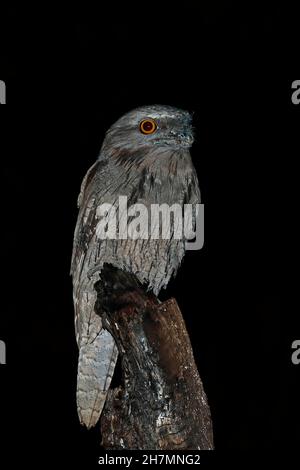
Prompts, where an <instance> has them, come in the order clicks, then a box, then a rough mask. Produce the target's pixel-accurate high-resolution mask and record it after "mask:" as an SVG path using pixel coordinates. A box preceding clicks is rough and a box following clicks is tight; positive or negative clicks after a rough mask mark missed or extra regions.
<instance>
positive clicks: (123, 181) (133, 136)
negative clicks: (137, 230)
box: [71, 105, 200, 427]
mask: <svg viewBox="0 0 300 470" xmlns="http://www.w3.org/2000/svg"><path fill="white" fill-rule="evenodd" d="M149 118H150V119H152V120H154V121H155V122H156V124H157V129H156V131H155V132H154V133H153V134H143V133H142V132H141V131H140V123H141V122H142V121H143V120H144V119H149ZM192 142H193V135H192V128H191V117H190V114H189V113H188V112H186V111H181V110H178V109H176V108H172V107H169V106H160V105H156V106H145V107H141V108H138V109H135V110H133V111H131V112H129V113H127V114H126V115H124V116H123V117H122V118H120V119H119V120H118V121H117V122H116V123H115V124H114V125H113V126H112V127H111V128H110V129H109V130H108V132H107V133H106V136H105V139H104V142H103V145H102V148H101V151H100V155H99V158H98V160H97V161H96V163H95V164H94V165H93V166H92V167H91V168H90V170H89V171H88V172H87V174H86V176H85V178H84V180H83V182H82V186H81V192H80V195H79V199H78V205H79V208H80V209H79V215H78V221H77V226H76V229H75V235H74V247H73V256H72V267H71V273H72V276H73V297H74V307H75V328H76V336H77V342H78V347H79V363H78V378H77V406H78V414H79V418H80V421H81V423H82V424H85V425H86V426H87V427H91V426H94V425H95V424H96V422H97V420H98V419H99V416H100V414H101V411H102V408H103V405H104V403H105V398H106V394H107V390H108V388H109V385H110V382H111V378H112V375H113V371H114V367H115V363H116V360H117V355H118V351H117V348H116V345H115V342H114V339H113V338H112V336H111V335H110V334H109V333H108V332H107V331H106V330H104V329H103V328H102V324H101V317H100V316H99V315H96V314H95V312H94V305H95V301H96V297H97V295H96V291H95V288H94V284H95V283H96V282H97V281H99V278H101V267H102V266H103V264H104V263H110V264H112V265H114V266H116V267H118V268H121V269H124V270H126V271H129V272H132V273H134V274H135V275H136V276H137V278H138V279H139V280H140V281H141V282H142V283H144V284H145V286H147V288H148V289H151V290H152V291H153V292H154V293H155V294H158V293H159V291H160V289H161V288H164V287H166V286H167V284H168V282H169V280H170V278H171V276H172V275H174V274H175V273H176V271H177V268H178V267H179V265H180V263H181V261H182V258H183V256H184V251H185V246H184V240H176V239H174V238H173V239H172V238H171V239H170V240H162V239H161V240H153V239H148V240H141V239H138V240H103V239H102V240H101V239H98V238H97V233H96V229H97V223H98V220H99V219H98V215H97V208H98V207H99V205H100V204H102V203H111V204H114V205H115V206H116V208H117V210H118V207H117V200H118V197H119V196H120V195H121V196H127V197H128V205H129V204H134V203H143V204H144V205H146V206H147V207H149V206H150V204H153V203H155V204H162V203H167V204H169V205H172V204H174V203H178V204H180V205H181V206H183V205H184V204H186V203H191V204H195V203H199V202H200V191H199V186H198V180H197V175H196V172H195V169H194V167H193V164H192V161H191V157H190V153H189V147H190V146H191V144H192Z"/></svg>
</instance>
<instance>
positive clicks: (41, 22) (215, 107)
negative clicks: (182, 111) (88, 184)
mask: <svg viewBox="0 0 300 470" xmlns="http://www.w3.org/2000/svg"><path fill="white" fill-rule="evenodd" d="M207 3H209V6H207V5H206V4H205V2H204V5H203V6H201V7H199V6H197V7H196V6H193V3H192V4H191V3H187V5H186V6H184V7H181V9H179V7H175V6H173V7H172V12H170V11H169V12H166V13H165V14H161V15H158V14H157V12H156V11H154V9H152V7H153V6H151V5H150V4H148V5H147V6H146V7H147V8H148V9H149V10H150V9H151V11H148V12H144V11H143V12H140V14H139V16H138V17H137V18H135V17H133V16H132V15H131V12H130V11H128V10H127V9H124V10H122V11H119V12H118V14H117V16H116V14H115V12H114V11H110V12H108V11H106V12H104V11H97V12H92V11H89V13H87V12H85V13H82V12H76V11H73V12H69V14H68V16H65V14H63V13H62V12H60V13H59V14H58V13H56V14H55V15H54V13H53V12H47V11H46V10H43V11H41V12H39V13H38V17H37V16H33V12H31V11H30V10H28V9H27V6H26V15H25V12H24V11H22V9H21V8H20V9H19V8H17V7H11V8H9V10H8V16H7V20H6V24H5V26H4V28H3V29H2V31H1V33H0V39H1V49H2V50H1V65H0V79H5V80H6V82H7V98H8V103H10V106H7V107H6V108H5V111H3V108H1V111H2V112H1V166H2V184H1V192H2V193H3V194H2V195H1V196H2V201H5V204H3V207H2V230H1V246H2V250H1V266H2V288H3V292H4V295H3V296H2V307H1V317H0V339H4V340H5V341H6V343H7V362H8V364H7V366H5V370H4V369H3V367H2V366H0V367H1V370H0V380H1V395H0V398H1V401H0V413H1V414H0V419H1V422H2V423H4V424H3V426H2V425H1V429H2V432H3V429H4V428H5V429H8V431H7V432H5V434H6V436H7V435H8V437H9V440H10V439H13V441H14V442H15V443H16V444H19V442H20V440H21V441H22V442H23V441H25V442H26V445H25V447H26V449H27V451H26V452H28V454H27V455H28V456H30V459H34V456H35V448H36V446H41V448H42V449H45V452H47V454H49V453H51V454H52V456H53V457H54V459H56V457H57V456H58V453H59V451H61V452H62V453H63V454H62V458H63V459H64V458H65V459H66V460H67V461H68V462H73V461H74V462H76V461H83V460H84V459H85V458H87V457H86V456H88V459H89V460H90V461H91V462H92V461H94V460H95V458H96V457H97V455H98V453H99V451H98V448H97V444H98V437H99V435H98V432H99V431H98V429H97V430H95V431H91V432H87V431H85V430H84V429H81V428H80V425H79V423H78V421H77V416H76V407H75V382H76V360H77V348H76V343H75V339H74V332H73V309H72V296H71V280H70V278H69V275H68V272H69V263H70V256H71V250H72V237H73V229H74V225H75V222H76V217H77V209H76V199H77V194H78V190H79V186H80V182H81V179H82V178H83V176H84V173H85V171H86V170H87V168H88V167H89V166H90V165H91V164H92V163H93V162H94V160H95V159H96V157H97V153H98V151H99V148H100V145H101V142H102V139H103V136H104V133H105V131H106V129H107V128H108V127H109V126H110V125H111V124H112V123H113V122H114V121H115V120H116V119H117V118H118V117H119V116H120V115H121V114H123V113H124V112H126V111H128V110H130V109H131V108H134V107H136V106H138V105H142V104H150V103H164V104H171V105H174V106H178V107H182V108H186V109H189V110H192V111H194V112H195V127H196V133H197V141H196V143H195V145H194V146H193V149H192V157H193V161H194V164H195V167H196V169H197V172H198V176H199V181H200V186H201V191H202V196H203V202H204V204H205V224H206V225H205V247H204V249H203V250H201V251H200V252H196V253H194V252H190V253H188V255H187V257H186V260H185V261H184V264H183V266H182V268H181V270H180V272H179V273H178V276H177V278H176V280H174V281H173V282H172V283H171V285H170V288H169V289H168V291H167V294H164V295H166V296H167V297H169V296H172V295H174V296H176V298H177V300H178V302H179V305H180V307H181V309H182V312H183V314H184V317H185V320H186V323H187V327H188V330H189V333H190V335H191V341H192V344H193V348H194V352H195V357H196V361H197V364H198V366H199V370H200V373H201V377H202V380H203V382H204V386H205V390H206V392H207V395H208V399H209V402H210V405H211V411H212V417H213V423H214V430H215V443H216V447H217V448H218V449H220V450H235V449H237V450H250V449H259V448H264V449H268V450H271V449H272V450H276V448H277V446H278V445H279V444H281V443H282V442H283V439H284V434H285V430H286V429H287V428H289V429H290V430H292V432H293V434H292V435H291V437H290V441H289V442H290V444H291V445H292V446H293V445H296V443H297V442H298V441H299V438H300V435H299V428H298V429H297V430H296V422H297V419H299V410H298V409H295V408H294V404H296V397H297V394H296V370H295V366H293V367H292V366H291V365H290V361H289V353H290V351H289V347H290V342H291V341H292V340H293V339H297V336H299V339H300V332H299V330H297V325H296V321H295V319H294V318H292V311H295V307H294V308H292V309H291V310H290V309H289V308H288V307H287V300H286V298H287V297H286V295H287V294H286V293H284V287H283V284H284V280H286V279H287V270H286V269H287V268H284V267H283V266H284V265H283V261H284V259H285V258H288V257H287V251H288V248H289V247H288V246H286V244H285V242H284V241H283V232H284V230H283V227H284V226H285V225H284V224H285V221H284V220H283V219H284V216H285V214H286V208H287V205H286V204H285V198H286V196H287V188H286V186H289V187H290V188H289V189H291V190H293V184H292V177H293V173H294V171H292V166H291V165H292V162H293V161H294V160H295V158H296V155H297V154H298V153H299V152H298V150H297V151H296V147H293V144H294V143H295V144H296V139H295V135H296V132H297V131H298V127H297V126H298V122H299V112H300V106H299V109H296V108H295V107H293V105H292V104H291V100H290V94H291V91H290V87H291V83H292V81H293V80H294V79H296V78H297V75H295V76H294V75H293V71H291V73H292V76H291V77H290V78H291V80H289V79H288V78H281V77H282V76H283V75H284V73H283V74H282V75H280V74H279V73H277V72H274V70H275V69H274V65H276V64H277V65H278V63H279V62H278V61H279V59H281V58H283V56H284V47H283V42H282V41H281V37H282V34H283V30H284V27H285V19H284V16H283V13H282V11H281V9H280V8H279V7H275V6H273V7H272V8H267V7H265V8H263V7H260V9H255V10H254V8H253V7H250V3H249V6H248V4H247V3H246V4H245V5H244V7H243V8H241V7H237V6H235V5H234V4H233V2H226V3H225V4H223V3H222V4H221V3H219V2H207ZM195 4H196V2H195ZM155 6H156V7H157V5H155ZM146 7H145V8H146ZM31 13H32V15H31ZM36 14H37V12H35V15H36ZM292 26H293V23H291V27H292ZM287 77H289V73H288V74H287ZM296 123H297V124H296ZM287 181H290V182H291V184H290V185H287ZM288 207H289V208H290V206H288ZM289 312H291V313H290V315H291V317H288V321H285V320H286V318H287V316H288V315H289ZM297 332H298V333H297ZM293 335H294V336H293ZM299 367H300V366H299ZM298 374H299V372H298ZM2 397H3V398H2ZM286 403H288V404H289V405H288V406H289V409H288V410H287V409H286V407H284V405H285V404H286ZM2 408H3V409H2ZM289 414H292V415H293V421H291V422H290V423H288V419H289ZM7 427H8V428H7ZM66 436H68V440H66ZM29 443H31V444H30V445H29Z"/></svg>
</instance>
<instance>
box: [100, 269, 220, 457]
mask: <svg viewBox="0 0 300 470" xmlns="http://www.w3.org/2000/svg"><path fill="white" fill-rule="evenodd" d="M102 279H103V280H102V281H100V282H99V283H97V285H96V288H97V291H98V301H97V308H98V309H99V311H101V312H102V315H103V311H104V312H105V313H104V316H103V321H104V325H105V328H107V329H108V330H109V331H110V332H111V334H112V335H113V336H114V338H115V340H116V342H117V345H118V348H119V351H120V354H121V360H122V372H123V377H124V388H121V387H119V388H117V389H113V390H111V391H110V392H109V395H108V398H107V401H106V405H105V408H104V411H103V414H102V417H101V432H102V445H103V447H104V448H106V449H143V450H146V449H152V450H154V449H155V450H161V449H168V450H171V449H201V450H202V449H212V448H213V434H212V423H211V419H210V411H209V407H208V404H207V399H206V395H205V392H204V390H203V386H202V382H201V379H200V377H199V374H198V370H197V367H196V364H195V361H194V357H193V352H192V347H191V343H190V340H189V337H188V333H187V330H186V327H185V323H184V320H183V318H182V315H181V312H180V310H179V307H178V305H177V303H176V300H175V299H170V300H167V301H166V302H164V303H160V302H159V300H158V299H157V298H156V297H155V296H154V295H153V294H151V293H149V292H145V290H144V289H143V288H142V286H141V285H140V284H139V283H138V281H137V280H136V278H135V277H134V276H133V275H131V274H128V273H124V272H123V271H120V270H118V269H115V268H113V267H111V266H105V267H104V271H103V278H102Z"/></svg>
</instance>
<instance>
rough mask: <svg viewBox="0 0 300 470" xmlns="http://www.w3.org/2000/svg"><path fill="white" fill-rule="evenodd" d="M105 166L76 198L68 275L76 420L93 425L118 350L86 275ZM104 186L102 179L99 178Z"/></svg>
mask: <svg viewBox="0 0 300 470" xmlns="http://www.w3.org/2000/svg"><path fill="white" fill-rule="evenodd" d="M103 173H105V165H104V164H103V162H99V161H97V162H96V163H95V164H94V165H93V166H92V167H91V168H90V170H89V171H88V172H87V174H86V176H85V178H84V180H83V182H82V185H81V191H80V195H79V198H78V205H79V215H78V221H77V225H76V229H75V235H74V245H73V255H72V265H71V274H72V276H73V298H74V307H75V330H76V338H77V343H78V347H79V359H78V373H77V409H78V415H79V419H80V422H81V423H82V424H84V425H86V426H87V427H88V428H90V427H92V426H94V425H95V424H96V423H97V421H98V419H99V417H100V415H101V411H102V408H103V406H104V403H105V400H106V395H107V391H108V389H109V386H110V382H111V379H112V375H113V371H114V368H115V364H116V361H117V356H118V350H117V347H116V344H115V341H114V339H113V337H112V336H111V335H110V333H109V332H108V331H106V330H104V329H103V328H102V321H101V317H100V316H99V315H96V313H95V311H94V305H95V302H96V299H97V293H96V291H95V288H94V282H95V281H94V280H93V279H91V278H89V274H88V268H89V258H90V257H91V253H93V252H94V250H95V247H96V240H95V231H96V225H97V217H96V211H97V205H98V201H99V197H98V193H99V191H101V190H103V188H102V189H101V185H99V182H101V179H103V178H104V174H103ZM103 186H105V181H103Z"/></svg>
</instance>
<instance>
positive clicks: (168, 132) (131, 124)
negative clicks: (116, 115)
mask: <svg viewBox="0 0 300 470" xmlns="http://www.w3.org/2000/svg"><path fill="white" fill-rule="evenodd" d="M193 141H194V137H193V127H192V116H191V114H190V113H189V112H187V111H183V110H181V109H177V108H173V107H171V106H162V105H152V106H143V107H140V108H137V109H134V110H132V111H130V112H128V113H127V114H125V115H124V116H122V117H121V118H120V119H118V121H117V122H116V123H115V124H113V125H112V126H111V127H110V129H109V130H108V131H107V133H106V136H105V140H104V143H103V147H102V149H103V150H104V151H105V150H110V149H112V148H115V149H122V150H123V151H128V152H130V153H133V152H135V151H138V150H140V149H143V148H144V149H145V150H149V148H152V149H155V148H156V149H157V148H162V147H163V148H164V149H166V148H169V149H170V150H171V149H172V150H176V149H178V150H180V149H184V148H185V149H188V148H189V147H190V146H191V145H192V143H193Z"/></svg>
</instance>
